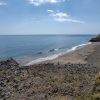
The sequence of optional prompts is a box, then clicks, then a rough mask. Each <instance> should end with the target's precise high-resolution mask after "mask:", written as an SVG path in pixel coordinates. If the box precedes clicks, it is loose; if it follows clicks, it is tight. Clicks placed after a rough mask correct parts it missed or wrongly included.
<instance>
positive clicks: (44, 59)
mask: <svg viewBox="0 0 100 100" xmlns="http://www.w3.org/2000/svg"><path fill="white" fill-rule="evenodd" d="M90 44H91V42H87V43H84V44H79V45H77V46H74V47H72V48H70V49H66V51H64V52H60V53H58V54H54V55H51V56H47V57H43V58H38V59H35V60H33V61H30V62H29V63H27V64H25V66H30V65H35V64H40V63H46V62H47V63H48V62H49V61H50V62H51V61H52V60H55V59H57V58H59V57H62V56H64V55H66V54H71V53H73V52H75V51H77V50H80V49H82V48H85V46H87V45H90Z"/></svg>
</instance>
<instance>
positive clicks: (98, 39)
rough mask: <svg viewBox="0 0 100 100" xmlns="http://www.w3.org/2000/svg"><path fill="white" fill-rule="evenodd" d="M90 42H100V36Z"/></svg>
mask: <svg viewBox="0 0 100 100" xmlns="http://www.w3.org/2000/svg"><path fill="white" fill-rule="evenodd" d="M90 42H100V35H98V36H97V37H95V38H92V39H90Z"/></svg>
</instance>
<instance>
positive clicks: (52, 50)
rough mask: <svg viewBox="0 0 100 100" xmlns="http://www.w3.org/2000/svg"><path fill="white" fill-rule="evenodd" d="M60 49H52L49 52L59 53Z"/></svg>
mask: <svg viewBox="0 0 100 100" xmlns="http://www.w3.org/2000/svg"><path fill="white" fill-rule="evenodd" d="M58 50H59V49H58V48H56V49H50V50H49V51H48V52H54V51H58Z"/></svg>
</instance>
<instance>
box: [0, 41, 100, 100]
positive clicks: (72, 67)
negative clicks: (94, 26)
mask: <svg viewBox="0 0 100 100" xmlns="http://www.w3.org/2000/svg"><path fill="white" fill-rule="evenodd" d="M89 48H91V49H90V50H89ZM87 51H88V53H87ZM83 52H84V53H83ZM74 54H76V52H75V53H73V56H74ZM77 54H79V56H74V57H73V56H72V58H73V59H72V58H71V56H70V58H71V60H68V61H70V62H68V61H67V60H66V59H64V62H63V63H62V60H61V62H59V61H60V59H61V58H62V57H60V58H59V61H58V60H54V61H56V63H54V62H53V61H50V62H43V63H40V64H36V65H31V66H20V65H19V64H18V63H17V62H16V61H15V60H14V59H13V58H10V59H8V60H5V61H1V62H0V100H100V43H99V42H98V43H97V44H91V45H90V46H88V48H87V47H85V49H81V50H79V51H77ZM66 57H68V55H65V56H64V58H66ZM75 57H77V58H76V60H75V61H76V62H75V61H74V59H75ZM67 59H68V58H67ZM78 59H81V60H78ZM77 60H78V61H77ZM57 61H58V62H57ZM81 61H83V62H82V63H81Z"/></svg>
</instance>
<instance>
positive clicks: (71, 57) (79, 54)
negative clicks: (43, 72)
mask: <svg viewBox="0 0 100 100" xmlns="http://www.w3.org/2000/svg"><path fill="white" fill-rule="evenodd" d="M96 48H97V49H96ZM99 50H100V42H98V43H94V42H93V43H91V44H89V45H86V46H84V47H82V48H80V49H78V50H75V51H73V52H69V53H66V54H64V55H62V56H59V57H58V58H56V59H53V60H49V61H45V62H43V63H54V64H61V65H63V64H66V63H72V64H78V63H81V64H87V63H90V64H91V63H92V62H93V60H92V59H95V58H98V57H97V56H99V55H98V54H99ZM95 51H98V54H97V52H95ZM91 56H92V58H91ZM94 57H95V58H94ZM89 59H91V60H89ZM96 60H97V61H99V59H96ZM94 63H95V62H94ZM92 64H93V63H92Z"/></svg>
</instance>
